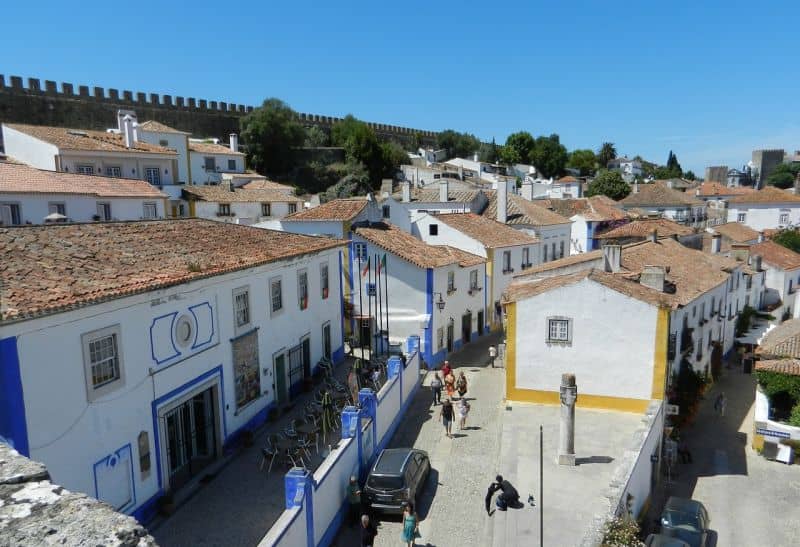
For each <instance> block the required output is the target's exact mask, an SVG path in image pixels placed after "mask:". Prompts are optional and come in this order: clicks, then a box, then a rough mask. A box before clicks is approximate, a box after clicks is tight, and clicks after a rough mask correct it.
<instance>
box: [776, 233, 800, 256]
mask: <svg viewBox="0 0 800 547" xmlns="http://www.w3.org/2000/svg"><path fill="white" fill-rule="evenodd" d="M772 241H774V242H775V243H777V244H778V245H783V246H784V247H786V248H787V249H791V250H792V251H794V252H796V253H800V232H798V231H796V230H781V231H780V232H778V233H777V234H775V235H774V236H773V237H772Z"/></svg>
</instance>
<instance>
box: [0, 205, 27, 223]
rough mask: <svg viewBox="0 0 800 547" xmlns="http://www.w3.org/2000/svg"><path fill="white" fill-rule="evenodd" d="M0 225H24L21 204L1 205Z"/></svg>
mask: <svg viewBox="0 0 800 547" xmlns="http://www.w3.org/2000/svg"><path fill="white" fill-rule="evenodd" d="M0 223H2V225H3V226H12V225H15V224H22V209H21V208H20V206H19V203H0Z"/></svg>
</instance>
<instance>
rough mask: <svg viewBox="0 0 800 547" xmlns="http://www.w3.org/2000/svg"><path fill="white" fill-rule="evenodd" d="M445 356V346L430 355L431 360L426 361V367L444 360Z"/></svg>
mask: <svg viewBox="0 0 800 547" xmlns="http://www.w3.org/2000/svg"><path fill="white" fill-rule="evenodd" d="M445 357H447V348H442V349H440V350H439V351H437V352H436V353H434V354H433V355H432V356H431V360H430V361H429V362H428V367H431V368H432V367H434V366H436V365H438V364H439V363H442V362H444V360H445Z"/></svg>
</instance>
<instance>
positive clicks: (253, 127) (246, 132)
mask: <svg viewBox="0 0 800 547" xmlns="http://www.w3.org/2000/svg"><path fill="white" fill-rule="evenodd" d="M240 126H241V133H242V139H243V140H244V141H245V142H246V143H247V163H248V165H249V166H250V167H251V168H253V169H255V170H256V171H258V172H259V173H262V174H265V175H269V176H275V177H282V176H285V175H286V174H288V173H289V171H290V170H291V169H292V168H293V167H294V164H295V157H296V156H295V150H296V149H297V148H298V147H300V146H303V143H304V142H305V138H306V131H305V129H304V128H303V126H302V125H300V121H299V119H298V116H297V112H295V111H294V110H292V109H291V107H290V106H289V105H288V104H286V103H285V102H283V101H281V100H280V99H274V98H273V99H267V100H265V101H264V103H263V104H262V105H261V106H260V107H259V108H256V109H255V110H253V112H251V113H249V114H247V115H246V116H244V117H243V118H242V119H241V122H240Z"/></svg>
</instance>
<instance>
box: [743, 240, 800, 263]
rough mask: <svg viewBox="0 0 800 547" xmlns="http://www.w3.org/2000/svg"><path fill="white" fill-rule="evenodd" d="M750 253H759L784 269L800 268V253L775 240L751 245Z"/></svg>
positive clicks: (765, 260)
mask: <svg viewBox="0 0 800 547" xmlns="http://www.w3.org/2000/svg"><path fill="white" fill-rule="evenodd" d="M750 255H759V256H760V257H761V258H762V260H763V261H764V262H766V263H767V264H770V265H772V266H777V267H778V268H781V269H782V270H794V269H796V268H800V254H798V253H796V252H794V251H792V250H791V249H787V248H786V247H784V246H783V245H779V244H777V243H775V242H774V241H763V242H761V243H756V244H755V245H751V246H750Z"/></svg>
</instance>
